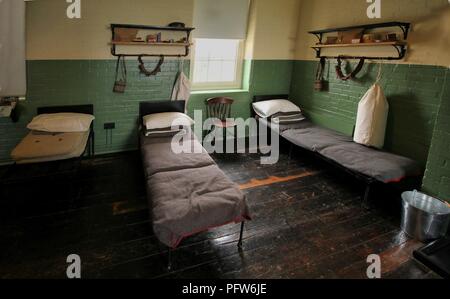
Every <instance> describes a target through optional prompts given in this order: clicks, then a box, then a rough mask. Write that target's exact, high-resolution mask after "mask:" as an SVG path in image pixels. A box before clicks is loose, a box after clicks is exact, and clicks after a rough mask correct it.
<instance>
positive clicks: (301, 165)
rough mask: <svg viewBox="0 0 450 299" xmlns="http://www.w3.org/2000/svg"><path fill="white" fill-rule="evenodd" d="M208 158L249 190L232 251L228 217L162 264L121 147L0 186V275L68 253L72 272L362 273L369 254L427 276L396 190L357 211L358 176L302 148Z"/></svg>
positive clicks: (132, 156) (392, 272)
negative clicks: (76, 166) (266, 157)
mask: <svg viewBox="0 0 450 299" xmlns="http://www.w3.org/2000/svg"><path fill="white" fill-rule="evenodd" d="M215 159H216V161H217V162H218V164H219V165H220V167H221V168H222V169H223V170H224V171H225V172H226V173H227V174H228V175H229V176H230V178H231V179H232V180H234V181H235V182H237V183H238V184H240V185H241V188H242V189H243V190H244V191H245V192H246V194H247V196H248V202H249V205H250V208H251V212H252V214H253V218H254V220H253V221H251V222H249V223H247V225H246V230H245V235H244V238H245V239H244V245H243V251H242V252H239V251H238V250H237V246H236V243H237V239H238V233H239V225H228V226H225V227H221V228H218V229H215V230H211V231H209V232H205V233H201V234H198V235H196V236H194V237H191V238H189V239H187V240H185V241H184V242H183V243H182V244H181V247H180V248H178V249H177V250H176V251H175V253H174V258H175V264H174V270H173V271H172V272H167V270H166V268H165V266H166V260H165V258H166V256H165V253H161V251H160V248H159V245H158V242H157V241H156V239H155V237H154V235H153V233H152V229H151V225H150V223H149V220H148V213H149V212H148V208H147V200H146V196H145V188H144V183H143V177H142V171H141V167H142V164H141V161H140V156H139V154H138V153H137V152H131V153H123V154H117V155H111V156H104V157H98V158H95V159H92V160H85V161H83V162H82V164H81V168H80V171H79V173H78V175H76V176H74V177H70V176H67V175H59V176H56V177H51V178H44V179H33V180H30V181H25V182H21V183H18V184H8V185H6V186H3V187H2V189H1V194H0V195H1V199H0V248H1V251H0V252H1V253H0V277H1V278H65V275H66V267H67V263H66V258H67V256H68V255H69V254H78V255H80V257H81V259H82V277H83V278H365V277H366V269H367V266H368V265H367V263H366V258H367V256H368V255H369V254H379V255H380V256H381V259H382V273H383V274H382V275H383V277H384V278H434V277H435V276H434V274H432V273H430V272H428V271H426V270H424V269H422V268H421V267H419V266H418V265H417V264H416V262H415V261H413V260H412V259H411V254H412V251H413V250H414V249H416V248H418V247H420V246H421V244H420V243H418V242H416V241H413V240H409V239H408V238H407V237H406V236H405V235H404V234H403V233H401V231H400V229H399V215H400V209H399V199H398V197H397V196H396V194H394V193H389V192H386V191H385V190H383V191H382V192H378V193H375V194H373V197H372V201H371V208H370V209H366V208H364V207H362V205H361V203H362V200H361V195H362V193H363V186H362V185H361V184H360V183H358V182H357V181H354V180H353V179H352V178H350V177H347V176H346V175H345V174H343V173H342V172H339V171H335V170H334V169H332V168H329V167H328V166H327V165H324V164H323V163H321V162H320V161H318V160H316V159H313V158H312V157H309V156H307V155H306V156H305V155H304V154H302V153H295V154H294V157H293V158H292V159H291V160H289V159H288V157H287V155H285V154H284V155H282V157H281V160H280V162H279V163H278V164H276V165H273V166H261V165H260V163H259V156H258V155H231V156H230V155H227V156H216V157H215ZM4 171H6V169H5V168H0V173H1V172H4ZM33 171H34V172H37V173H39V172H40V171H42V168H41V167H38V168H36V167H35V168H33V170H32V171H28V170H27V171H26V174H27V175H29V174H30V172H33Z"/></svg>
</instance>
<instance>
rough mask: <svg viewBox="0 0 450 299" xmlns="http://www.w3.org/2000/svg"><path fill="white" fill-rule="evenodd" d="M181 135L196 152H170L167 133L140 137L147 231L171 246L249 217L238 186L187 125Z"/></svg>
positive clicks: (170, 137)
mask: <svg viewBox="0 0 450 299" xmlns="http://www.w3.org/2000/svg"><path fill="white" fill-rule="evenodd" d="M186 134H187V136H188V138H186V139H185V144H184V145H186V144H190V145H192V146H194V145H197V146H199V147H200V148H201V149H202V153H181V154H176V153H174V152H173V151H172V148H171V143H172V142H173V141H172V136H170V135H169V136H159V137H155V136H149V137H146V136H145V135H144V134H141V137H140V138H141V153H142V161H143V164H144V172H145V178H146V184H147V186H146V187H147V196H148V200H149V204H150V211H151V217H152V223H153V230H154V233H155V235H156V236H157V237H158V239H159V240H160V241H161V242H162V243H163V244H165V245H167V246H169V247H171V248H175V247H177V246H178V244H179V243H180V242H181V241H182V240H183V239H184V238H185V237H188V236H191V235H193V234H196V233H199V232H202V231H205V230H208V229H210V228H214V227H218V226H222V225H225V224H228V223H233V222H235V223H238V222H243V221H244V220H248V219H250V216H249V211H248V207H247V203H246V200H245V196H244V194H243V193H242V192H241V190H240V189H239V186H237V185H236V184H235V183H233V182H232V181H231V180H230V179H229V178H228V177H227V176H226V175H225V174H224V173H223V172H222V171H221V170H220V169H219V167H218V166H217V165H216V163H215V162H214V161H213V159H212V158H211V157H210V156H209V155H208V153H207V152H206V151H205V150H204V149H203V147H202V146H201V145H200V144H199V142H198V140H197V139H196V137H195V135H194V134H193V133H192V132H191V131H190V130H188V131H186Z"/></svg>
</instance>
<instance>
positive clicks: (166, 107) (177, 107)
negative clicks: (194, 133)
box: [139, 101, 250, 271]
mask: <svg viewBox="0 0 450 299" xmlns="http://www.w3.org/2000/svg"><path fill="white" fill-rule="evenodd" d="M185 105H186V102H185V101H157V102H141V103H140V105H139V123H140V125H141V126H142V128H145V125H144V124H143V123H142V119H143V117H144V116H146V115H149V114H156V113H163V112H179V113H185ZM140 136H141V137H140V140H139V144H140V148H141V151H142V159H143V166H144V168H146V167H148V163H150V162H146V161H145V151H146V149H145V148H144V147H145V145H143V142H142V139H143V138H147V137H142V136H143V133H142V132H141V133H140ZM150 147H151V145H150ZM149 150H150V149H149ZM206 155H208V154H207V153H206ZM208 157H209V155H208ZM190 159H192V157H190ZM214 165H215V163H214ZM217 170H218V168H217ZM218 171H220V170H218ZM171 172H173V169H172V170H171ZM175 172H176V171H175ZM194 172H195V173H196V168H193V169H192V173H194ZM144 173H146V171H145V169H144ZM157 174H158V173H155V175H157ZM185 174H186V173H185ZM223 175H224V174H223ZM224 176H225V175H224ZM148 179H149V175H148V174H146V180H148ZM230 183H232V182H231V181H230ZM232 184H234V183H232ZM147 185H148V186H147V197H148V198H149V201H152V200H154V198H153V194H149V190H152V188H149V183H148V182H147ZM200 193H201V192H200ZM244 202H245V196H244ZM150 208H152V207H150ZM246 209H248V208H247V207H246ZM246 212H248V211H246ZM150 213H152V211H150ZM152 218H153V217H152ZM203 218H205V217H203ZM239 219H240V218H239ZM249 219H250V216H244V217H243V218H242V219H240V220H239V221H234V220H233V219H230V221H229V222H227V223H223V224H217V223H215V224H213V225H210V226H209V227H205V228H202V229H197V230H195V231H192V233H190V234H188V235H186V237H187V236H190V235H193V234H196V233H200V232H203V231H207V230H209V229H212V228H214V227H219V226H222V225H225V224H228V223H232V222H241V225H240V232H239V240H238V243H237V245H238V248H239V250H241V248H242V240H243V232H244V225H245V220H249ZM153 220H154V219H152V221H153ZM158 240H160V242H161V244H164V243H163V242H162V241H161V239H160V238H159V237H158ZM164 245H165V246H166V247H167V252H168V254H167V257H168V267H167V268H168V270H169V271H170V270H171V269H172V261H173V257H172V256H173V249H174V248H175V247H176V245H175V246H174V247H172V246H169V245H168V244H164ZM177 245H178V243H177Z"/></svg>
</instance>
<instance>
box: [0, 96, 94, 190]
mask: <svg viewBox="0 0 450 299" xmlns="http://www.w3.org/2000/svg"><path fill="white" fill-rule="evenodd" d="M53 113H83V114H90V115H94V105H92V104H86V105H69V106H46V107H38V108H37V115H41V114H53ZM94 139H95V133H94V122H92V124H91V126H90V129H89V135H88V140H87V142H86V146H85V148H84V151H83V153H82V154H81V155H80V156H78V157H75V158H69V159H62V160H55V161H48V162H41V163H29V164H23V165H22V164H17V163H16V162H14V164H12V165H11V166H10V167H9V168H8V170H7V171H6V173H5V174H4V175H3V178H2V183H3V184H11V183H15V182H18V181H23V180H29V179H38V178H42V177H48V176H57V175H64V174H68V173H69V174H70V173H76V172H77V171H78V169H79V166H80V164H81V160H82V159H83V157H85V156H86V155H87V156H88V157H93V156H94V154H95V140H94ZM62 163H64V164H65V165H62ZM21 170H23V171H21ZM24 174H26V175H24Z"/></svg>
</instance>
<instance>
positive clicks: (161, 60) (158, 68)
mask: <svg viewBox="0 0 450 299" xmlns="http://www.w3.org/2000/svg"><path fill="white" fill-rule="evenodd" d="M138 61H139V70H140V71H141V73H142V74H144V75H146V76H147V77H150V76H154V75H156V74H158V73H159V72H161V65H162V64H163V63H164V56H163V55H161V57H160V58H159V62H158V64H157V65H156V67H155V68H154V69H153V70H152V71H148V70H147V69H146V68H145V64H144V61H143V60H142V55H140V56H138Z"/></svg>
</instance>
